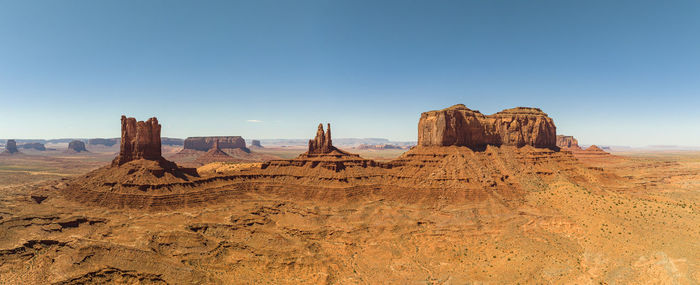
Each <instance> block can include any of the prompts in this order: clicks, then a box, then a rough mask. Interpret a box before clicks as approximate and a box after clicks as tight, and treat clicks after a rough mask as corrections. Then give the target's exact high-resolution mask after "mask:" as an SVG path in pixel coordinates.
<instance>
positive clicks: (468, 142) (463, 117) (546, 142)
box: [418, 104, 556, 149]
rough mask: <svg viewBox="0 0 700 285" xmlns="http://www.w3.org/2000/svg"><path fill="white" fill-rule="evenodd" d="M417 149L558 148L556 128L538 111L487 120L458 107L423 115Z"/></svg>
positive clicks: (523, 110)
mask: <svg viewBox="0 0 700 285" xmlns="http://www.w3.org/2000/svg"><path fill="white" fill-rule="evenodd" d="M418 145H419V146H466V147H470V148H477V149H479V148H485V147H486V146H487V145H495V146H500V145H506V146H517V147H522V146H526V145H530V146H534V147H539V148H553V147H556V126H555V125H554V121H553V120H552V119H551V118H549V116H547V114H546V113H544V112H542V110H540V109H538V108H526V107H517V108H512V109H506V110H503V111H501V112H498V113H496V114H493V115H488V116H486V115H483V114H481V113H480V112H479V111H476V110H470V109H469V108H467V107H466V106H464V105H462V104H458V105H454V106H452V107H449V108H446V109H442V110H437V111H429V112H424V113H423V114H421V118H420V121H419V122H418Z"/></svg>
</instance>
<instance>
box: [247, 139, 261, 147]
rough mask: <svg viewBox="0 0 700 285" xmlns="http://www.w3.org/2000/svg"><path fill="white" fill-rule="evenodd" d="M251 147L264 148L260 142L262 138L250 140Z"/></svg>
mask: <svg viewBox="0 0 700 285" xmlns="http://www.w3.org/2000/svg"><path fill="white" fill-rule="evenodd" d="M250 147H251V148H263V146H262V145H261V144H260V140H252V141H251V142H250Z"/></svg>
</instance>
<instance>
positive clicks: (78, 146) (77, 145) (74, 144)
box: [68, 140, 87, 153]
mask: <svg viewBox="0 0 700 285" xmlns="http://www.w3.org/2000/svg"><path fill="white" fill-rule="evenodd" d="M68 152H72V153H77V152H87V149H86V148H85V143H84V142H82V141H78V140H74V141H71V142H69V143H68Z"/></svg>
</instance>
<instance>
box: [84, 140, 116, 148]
mask: <svg viewBox="0 0 700 285" xmlns="http://www.w3.org/2000/svg"><path fill="white" fill-rule="evenodd" d="M118 143H119V138H113V139H102V138H95V139H89V140H88V145H104V146H113V145H115V144H118Z"/></svg>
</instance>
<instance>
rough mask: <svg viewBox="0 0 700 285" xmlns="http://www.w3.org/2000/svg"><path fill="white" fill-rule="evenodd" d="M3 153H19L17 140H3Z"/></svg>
mask: <svg viewBox="0 0 700 285" xmlns="http://www.w3.org/2000/svg"><path fill="white" fill-rule="evenodd" d="M2 153H3V154H19V153H21V152H19V150H18V149H17V142H16V141H15V140H7V142H5V151H3V152H2Z"/></svg>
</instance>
